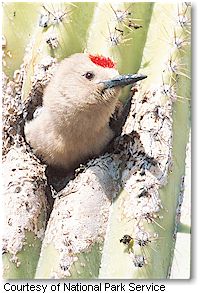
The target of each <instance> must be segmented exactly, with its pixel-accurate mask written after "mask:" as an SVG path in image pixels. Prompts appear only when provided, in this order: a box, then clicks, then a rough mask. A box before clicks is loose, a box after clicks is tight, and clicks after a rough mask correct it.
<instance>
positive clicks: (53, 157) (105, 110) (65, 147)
mask: <svg viewBox="0 0 200 293" xmlns="http://www.w3.org/2000/svg"><path fill="white" fill-rule="evenodd" d="M144 78H146V76H144V75H139V74H133V75H132V74H127V75H119V73H118V71H117V69H116V68H115V63H114V62H113V61H112V60H111V59H110V58H106V57H103V56H99V55H96V56H95V55H90V54H85V53H77V54H73V55H72V56H70V57H68V58H65V59H64V60H63V61H61V62H60V64H59V66H58V69H57V71H56V73H55V75H54V76H53V77H52V79H51V81H50V82H49V84H48V85H47V87H46V89H45V91H44V95H43V105H42V110H41V111H40V114H39V115H38V116H37V117H35V118H34V119H33V120H31V121H29V122H27V123H26V125H25V137H26V140H27V142H28V143H29V144H30V145H31V147H32V148H33V150H34V151H35V153H36V155H37V156H39V157H40V158H41V159H42V160H43V161H44V162H46V163H47V164H48V165H49V166H53V167H58V168H59V167H61V168H63V169H67V170H70V169H72V168H75V167H76V166H78V165H79V164H80V163H82V162H84V161H85V160H87V159H89V158H91V157H94V156H97V155H99V154H100V153H101V152H102V150H103V149H104V148H105V147H106V146H107V145H108V143H109V142H110V141H111V140H112V139H113V137H114V135H115V134H114V132H113V130H112V129H111V128H110V126H109V120H110V118H111V116H112V114H113V113H114V111H115V107H116V105H117V101H118V96H119V94H120V89H121V88H122V87H123V86H125V85H128V84H133V83H135V82H137V81H138V80H142V79H144Z"/></svg>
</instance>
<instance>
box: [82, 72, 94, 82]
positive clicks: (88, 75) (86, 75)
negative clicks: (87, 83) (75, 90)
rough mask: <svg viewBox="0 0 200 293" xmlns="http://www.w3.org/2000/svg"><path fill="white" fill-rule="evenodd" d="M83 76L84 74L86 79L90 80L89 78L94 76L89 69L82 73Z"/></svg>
mask: <svg viewBox="0 0 200 293" xmlns="http://www.w3.org/2000/svg"><path fill="white" fill-rule="evenodd" d="M84 76H85V77H86V78H87V79H89V80H91V79H93V78H94V73H93V72H91V71H88V72H86V73H85V74H84Z"/></svg>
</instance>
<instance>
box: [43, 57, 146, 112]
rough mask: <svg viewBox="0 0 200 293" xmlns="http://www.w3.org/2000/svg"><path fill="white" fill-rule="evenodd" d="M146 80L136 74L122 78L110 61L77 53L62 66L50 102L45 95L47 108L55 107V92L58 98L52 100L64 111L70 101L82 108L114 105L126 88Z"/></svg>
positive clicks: (51, 90)
mask: <svg viewBox="0 0 200 293" xmlns="http://www.w3.org/2000/svg"><path fill="white" fill-rule="evenodd" d="M144 78H146V76H144V75H136V74H135V75H131V74H128V75H119V72H118V71H117V69H116V68H115V63H114V62H113V61H112V60H111V59H110V58H105V57H103V56H98V55H97V56H93V55H88V54H84V53H77V54H74V55H72V56H70V57H68V58H66V59H64V60H63V61H61V63H60V64H59V66H58V69H57V72H56V74H55V76H54V78H53V82H51V83H50V85H49V87H47V91H48V99H46V98H45V95H44V105H45V104H46V105H48V104H49V105H51V104H52V101H51V98H49V93H50V92H52V93H53V92H55V88H56V89H57V96H56V97H55V96H54V97H52V99H55V98H56V102H57V103H59V104H60V105H63V107H64V108H65V107H69V101H70V102H71V104H73V105H77V106H79V107H80V106H81V105H83V106H84V107H85V106H86V105H88V106H90V105H95V104H99V103H103V104H109V103H113V101H116V100H117V97H118V95H119V93H120V89H121V88H122V87H123V86H125V85H128V84H133V83H134V82H136V81H138V80H141V79H144Z"/></svg>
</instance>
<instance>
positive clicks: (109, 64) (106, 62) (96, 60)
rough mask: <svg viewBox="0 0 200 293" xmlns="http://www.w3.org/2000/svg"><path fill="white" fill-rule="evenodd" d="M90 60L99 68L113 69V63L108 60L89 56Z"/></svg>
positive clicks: (102, 57)
mask: <svg viewBox="0 0 200 293" xmlns="http://www.w3.org/2000/svg"><path fill="white" fill-rule="evenodd" d="M89 58H90V60H91V61H92V62H93V63H94V64H96V65H99V66H101V67H107V68H115V63H114V62H113V61H112V60H111V59H110V58H109V57H107V58H106V57H104V56H100V55H89Z"/></svg>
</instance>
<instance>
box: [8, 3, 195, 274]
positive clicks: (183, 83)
mask: <svg viewBox="0 0 200 293" xmlns="http://www.w3.org/2000/svg"><path fill="white" fill-rule="evenodd" d="M30 11H31V12H32V13H31V14H30ZM25 15H26V17H25ZM27 15H28V18H29V22H28V24H27V23H26V19H27ZM190 26H191V11H190V3H179V4H173V3H170V4H167V3H165V4H162V3H148V2H145V3H141V2H140V3H139V2H138V3H123V2H118V3H114V4H111V3H110V4H109V3H91V2H90V3H86V2H85V3H84V2H82V3H67V2H66V3H60V4H59V3H58V4H55V3H53V4H42V3H5V4H3V70H4V73H5V74H6V75H7V77H6V76H5V75H4V81H5V83H4V93H5V95H4V101H3V103H4V106H5V117H4V121H5V125H4V129H3V130H4V136H3V142H4V153H3V154H4V156H3V161H4V165H3V166H4V167H3V169H4V174H5V175H6V180H4V183H5V197H6V199H5V228H4V231H5V232H6V229H7V227H9V233H7V234H6V233H5V236H4V252H5V255H4V258H3V263H4V277H5V278H16V279H17V278H29V279H30V278H38V279H40V278H42V279H44V278H47V279H48V278H74V279H78V278H80V279H83V278H87V279H88V278H110V279H114V278H134V279H137V278H143V279H144V278H146V279H152V278H154V279H155V278H162V279H163V278H169V277H170V271H171V266H172V261H173V256H174V247H175V240H176V233H177V231H178V229H179V220H180V214H181V199H182V195H183V190H184V188H183V182H184V174H185V154H186V145H187V143H188V137H189V130H190V86H191V82H190V66H191V64H190V62H191V54H190ZM13 27H14V31H15V33H14V35H13V34H11V31H13ZM22 36H23V37H22ZM16 47H17V48H21V49H20V54H16V50H15V48H16ZM75 52H86V53H92V54H103V55H105V56H109V57H111V58H112V59H113V60H114V61H115V62H116V64H117V68H118V70H119V72H120V73H122V74H123V73H130V72H132V73H134V72H137V71H140V72H141V73H143V74H146V75H147V76H148V78H147V79H146V80H145V81H142V82H141V84H139V85H137V86H134V87H132V89H131V91H130V87H129V88H125V90H124V91H123V93H122V95H121V97H120V99H121V100H122V101H123V102H124V101H126V100H127V98H128V96H130V94H131V96H132V102H131V107H130V112H129V115H128V117H127V120H126V123H125V125H124V127H123V130H122V133H121V135H120V136H119V137H118V138H116V139H115V141H114V143H113V151H112V152H111V153H105V154H103V155H102V156H100V157H99V158H96V159H94V160H91V161H89V162H88V163H87V164H86V166H85V167H84V168H83V169H81V168H80V169H79V170H77V171H76V172H75V178H74V179H73V180H71V181H69V182H68V183H67V184H65V186H64V188H61V190H60V191H59V193H58V194H57V198H56V200H55V201H54V203H52V200H49V193H50V190H51V189H52V187H51V185H50V183H49V178H48V175H47V172H45V169H46V166H45V165H43V164H42V163H40V162H39V161H38V160H37V158H35V156H34V155H33V154H32V150H31V149H30V148H29V147H28V146H27V145H26V143H25V141H24V138H23V125H24V121H25V119H31V117H32V115H33V112H34V110H35V108H36V106H37V105H41V104H42V94H43V91H44V88H45V86H46V85H47V83H48V82H49V80H50V78H51V76H52V74H53V72H54V70H56V63H57V62H58V61H59V60H62V59H63V58H65V57H67V56H69V55H71V54H72V53H75ZM12 76H14V77H13V81H9V79H10V80H11V79H12ZM10 109H11V110H10ZM19 113H20V115H19ZM97 139H98V138H97ZM16 154H17V157H16ZM15 163H17V167H16V168H14V167H13V164H15ZM26 170H27V171H26ZM22 173H23V174H22ZM22 175H23V176H22ZM34 178H37V180H34ZM19 181H21V183H20V188H21V189H20V192H18V191H17V190H19V188H18V189H17V188H16V186H17V187H19V186H18V185H19ZM16 182H17V183H16ZM16 184H17V185H16ZM27 184H28V185H27ZM13 186H14V187H15V188H14V187H13ZM30 195H31V196H30ZM15 203H16V205H15ZM27 209H28V210H27ZM17 214H18V215H17ZM25 215H26V220H27V221H25V220H24V222H23V225H22V224H20V223H21V222H20V219H22V218H23V219H25ZM48 216H49V219H48ZM10 219H12V221H11V220H10ZM14 221H16V225H10V223H11V222H12V223H14ZM12 223H11V224H12ZM10 226H12V229H11V228H10ZM19 228H20V229H21V230H20V231H22V232H20V233H19ZM188 230H189V227H188ZM7 231H8V230H7ZM39 232H41V233H39ZM43 232H44V233H43ZM41 235H42V237H40V236H41ZM16 243H18V245H17V246H16V245H15V244H16ZM182 245H183V246H184V243H182ZM188 253H189V252H188ZM185 266H188V268H184V269H185V270H186V271H188V272H189V263H187V264H185ZM180 275H181V273H179V274H177V276H179V277H180ZM184 276H187V277H188V276H189V273H188V275H187V274H185V275H184ZM173 278H176V274H175V273H173Z"/></svg>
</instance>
